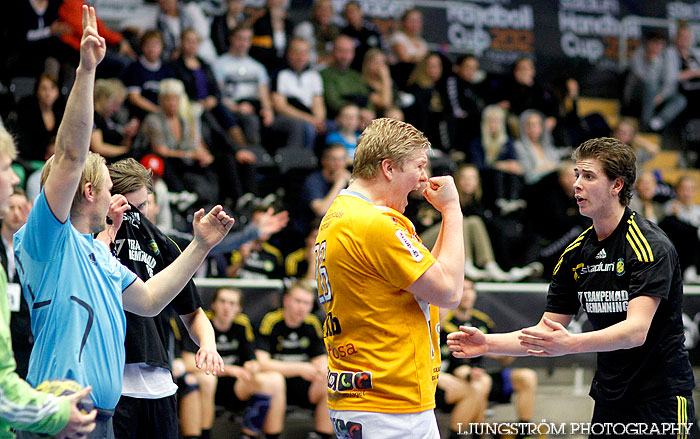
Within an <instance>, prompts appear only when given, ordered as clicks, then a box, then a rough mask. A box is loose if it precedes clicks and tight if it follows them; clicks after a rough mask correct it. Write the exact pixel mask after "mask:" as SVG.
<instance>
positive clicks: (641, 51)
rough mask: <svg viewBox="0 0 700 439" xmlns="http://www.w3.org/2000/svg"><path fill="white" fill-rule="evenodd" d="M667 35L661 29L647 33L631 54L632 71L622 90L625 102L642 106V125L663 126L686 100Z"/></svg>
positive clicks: (657, 127)
mask: <svg viewBox="0 0 700 439" xmlns="http://www.w3.org/2000/svg"><path fill="white" fill-rule="evenodd" d="M665 47H666V37H665V36H664V34H663V33H661V32H660V31H651V32H649V33H648V35H646V38H645V41H644V45H643V46H641V47H639V48H638V49H637V50H636V51H635V52H634V54H632V57H631V58H630V67H629V73H628V74H627V80H626V82H625V87H624V91H623V96H622V101H623V105H624V106H625V107H626V108H627V109H629V110H632V109H637V108H640V109H641V111H640V112H639V113H640V117H639V119H640V122H641V126H642V129H645V130H646V129H650V130H652V131H661V130H663V129H664V128H665V127H666V126H667V125H668V124H669V123H670V122H672V121H673V120H674V119H675V118H676V116H678V115H679V114H680V113H681V112H682V111H683V109H684V108H685V106H686V104H687V100H686V98H685V96H683V95H682V94H681V93H680V92H679V91H678V73H679V72H678V70H677V68H676V69H675V70H674V66H676V64H674V63H673V62H672V61H671V60H670V59H669V58H671V56H670V55H671V54H670V53H669V52H668V51H665V50H664V48H665Z"/></svg>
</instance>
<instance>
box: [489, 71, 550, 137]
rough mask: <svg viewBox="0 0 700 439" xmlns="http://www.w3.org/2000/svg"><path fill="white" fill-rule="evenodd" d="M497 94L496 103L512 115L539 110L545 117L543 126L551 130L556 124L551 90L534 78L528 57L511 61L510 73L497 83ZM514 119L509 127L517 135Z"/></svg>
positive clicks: (519, 133) (534, 74)
mask: <svg viewBox="0 0 700 439" xmlns="http://www.w3.org/2000/svg"><path fill="white" fill-rule="evenodd" d="M497 95H498V96H499V97H498V98H497V100H498V101H499V102H498V105H500V106H501V108H503V109H505V110H508V111H509V112H510V114H511V115H513V116H520V115H521V114H522V113H523V112H524V111H525V110H528V109H534V110H538V111H540V112H541V113H542V114H543V115H544V117H546V119H545V120H544V122H545V124H546V125H545V126H546V127H547V130H548V131H550V132H551V131H552V130H553V129H554V127H555V125H556V124H557V120H556V114H557V104H556V102H555V100H554V97H553V96H552V94H551V92H550V91H549V90H548V89H547V88H546V87H545V86H543V85H542V84H541V83H540V82H539V81H537V78H536V71H535V64H534V63H533V62H532V60H531V59H530V58H520V59H518V60H517V61H515V63H513V66H512V71H511V75H510V76H509V77H508V78H506V79H505V80H504V81H503V83H502V84H499V86H498V90H497ZM515 122H516V121H515V119H512V120H511V121H509V128H510V129H511V130H512V131H514V132H515V134H517V136H516V137H518V136H523V133H522V132H518V131H517V130H518V128H519V127H518V126H517V123H515Z"/></svg>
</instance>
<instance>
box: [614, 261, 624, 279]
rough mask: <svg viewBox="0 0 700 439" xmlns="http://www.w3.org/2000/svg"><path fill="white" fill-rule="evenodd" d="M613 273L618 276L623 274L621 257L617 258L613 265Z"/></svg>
mask: <svg viewBox="0 0 700 439" xmlns="http://www.w3.org/2000/svg"><path fill="white" fill-rule="evenodd" d="M615 274H617V275H618V276H622V275H623V274H625V260H624V259H623V258H620V259H618V260H617V264H616V265H615Z"/></svg>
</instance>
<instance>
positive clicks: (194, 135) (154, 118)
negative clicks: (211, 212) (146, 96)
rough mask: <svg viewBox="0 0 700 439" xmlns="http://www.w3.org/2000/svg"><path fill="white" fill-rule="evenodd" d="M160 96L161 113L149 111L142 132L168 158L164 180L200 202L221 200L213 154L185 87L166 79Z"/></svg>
mask: <svg viewBox="0 0 700 439" xmlns="http://www.w3.org/2000/svg"><path fill="white" fill-rule="evenodd" d="M159 95H160V97H159V102H160V107H161V108H162V113H151V114H149V115H148V116H147V117H146V119H144V121H143V126H142V127H141V132H142V135H143V136H144V137H145V138H146V139H147V140H148V142H149V144H150V146H151V149H152V150H153V152H155V153H156V154H158V155H159V156H161V157H162V158H163V160H164V161H165V172H164V174H163V179H164V180H165V183H166V184H167V185H168V188H169V189H170V191H172V192H182V191H185V190H187V191H189V192H193V193H196V194H197V195H198V197H199V201H200V202H201V203H205V204H206V203H216V202H218V201H219V196H218V192H219V190H218V180H217V176H216V174H215V172H214V169H213V167H212V166H210V165H211V164H212V162H213V160H214V157H213V156H212V155H211V153H210V152H209V149H208V148H207V146H206V145H205V144H204V142H203V140H202V137H201V134H200V132H199V125H198V124H197V118H196V115H195V114H194V113H193V111H192V108H191V106H190V104H189V100H188V99H187V95H186V94H185V87H184V86H183V85H182V82H180V81H179V80H177V79H165V80H163V81H161V83H160V92H159Z"/></svg>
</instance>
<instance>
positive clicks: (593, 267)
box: [578, 262, 615, 276]
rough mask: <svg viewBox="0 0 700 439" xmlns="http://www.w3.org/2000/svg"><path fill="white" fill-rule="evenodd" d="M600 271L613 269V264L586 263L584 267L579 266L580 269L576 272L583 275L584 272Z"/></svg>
mask: <svg viewBox="0 0 700 439" xmlns="http://www.w3.org/2000/svg"><path fill="white" fill-rule="evenodd" d="M601 271H602V272H605V271H615V264H613V263H612V262H610V263H607V264H606V263H603V262H600V263H598V264H593V265H586V266H585V267H581V271H580V272H578V273H579V275H580V276H583V275H584V274H588V273H597V272H601Z"/></svg>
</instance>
